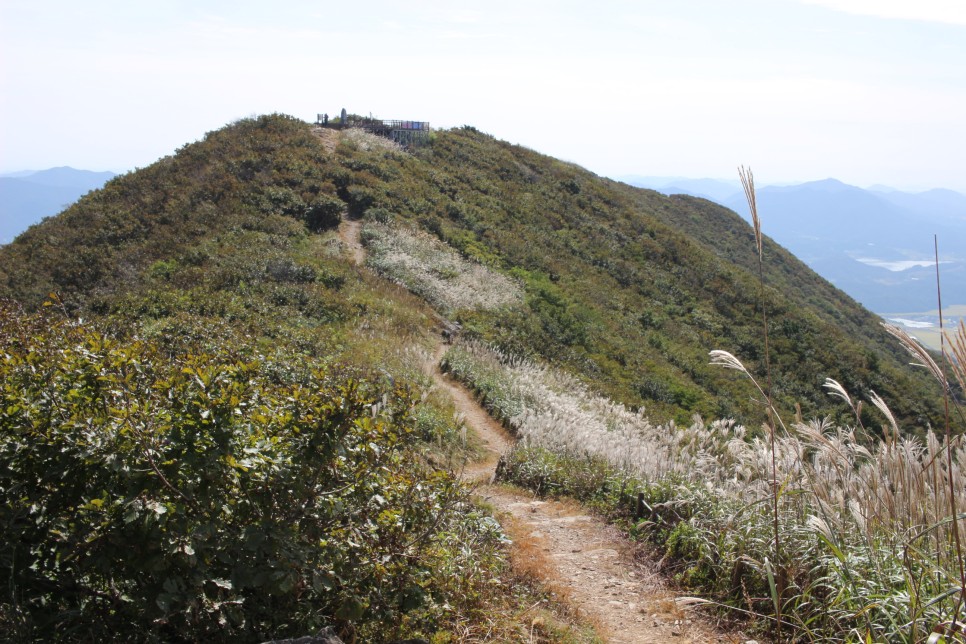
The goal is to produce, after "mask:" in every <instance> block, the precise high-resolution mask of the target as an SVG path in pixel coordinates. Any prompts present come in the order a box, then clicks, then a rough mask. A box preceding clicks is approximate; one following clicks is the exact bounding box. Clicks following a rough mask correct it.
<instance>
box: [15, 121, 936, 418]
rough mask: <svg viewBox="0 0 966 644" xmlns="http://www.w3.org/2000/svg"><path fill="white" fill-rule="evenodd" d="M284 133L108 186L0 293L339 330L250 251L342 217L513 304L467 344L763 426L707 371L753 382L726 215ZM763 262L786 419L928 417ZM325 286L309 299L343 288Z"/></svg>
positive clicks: (932, 410)
mask: <svg viewBox="0 0 966 644" xmlns="http://www.w3.org/2000/svg"><path fill="white" fill-rule="evenodd" d="M285 126H286V128H287V129H286V130H285V131H284V132H278V133H275V134H273V135H272V136H267V137H256V136H249V137H243V136H241V135H240V132H239V128H237V127H235V128H228V129H226V130H224V131H222V132H217V133H213V134H212V135H210V136H209V137H208V138H207V139H206V140H205V141H204V142H201V143H198V144H194V145H189V146H186V147H185V148H183V149H182V150H180V151H179V152H178V153H177V154H176V155H174V156H173V157H171V158H168V159H164V160H162V161H160V162H158V163H157V164H155V165H153V166H151V167H149V168H146V169H144V170H140V171H138V172H136V173H133V174H131V175H128V176H125V177H120V178H118V179H115V180H114V181H112V182H111V183H110V184H108V186H106V188H105V189H104V190H103V191H100V192H99V193H96V194H94V195H91V196H89V197H88V198H86V199H85V200H83V201H82V202H81V203H79V204H77V205H76V206H74V207H72V208H70V209H68V210H67V211H66V212H65V213H64V214H63V215H62V216H60V217H58V218H56V219H55V220H52V221H50V222H46V223H45V225H44V226H40V227H37V228H36V229H32V230H30V231H28V233H27V234H25V235H23V236H22V237H21V238H20V239H18V240H17V241H16V243H14V244H12V245H10V246H9V247H8V248H5V249H4V259H5V261H4V262H3V266H4V267H5V268H4V269H0V270H5V271H6V274H5V275H4V274H2V273H0V288H2V289H3V292H5V293H7V294H8V295H9V296H12V297H15V298H16V299H18V300H21V301H24V302H27V303H30V304H32V305H36V304H37V303H39V302H40V301H41V300H42V299H43V298H44V297H45V296H46V295H47V293H48V292H51V291H56V292H57V293H58V294H59V295H60V297H61V298H63V300H64V302H65V304H66V305H67V306H68V308H69V309H74V310H78V311H82V310H83V311H88V312H97V313H99V314H113V315H122V314H125V313H129V314H132V315H138V316H141V315H148V316H152V317H158V318H164V317H166V316H167V315H169V314H170V312H171V311H170V310H169V309H170V308H171V307H172V306H173V307H174V308H175V309H177V308H178V305H177V304H176V303H175V304H173V303H172V302H171V301H170V300H171V298H172V297H173V295H171V293H178V294H179V297H182V298H188V299H191V293H192V291H193V289H198V288H203V289H208V288H213V289H215V290H216V292H217V293H219V295H218V297H217V298H215V299H214V301H211V298H205V299H206V302H205V306H206V307H209V308H210V307H218V310H219V311H220V312H221V313H225V314H227V313H228V312H229V311H230V309H231V308H232V307H244V306H247V305H246V304H245V302H246V299H247V298H248V296H249V295H250V293H251V292H252V291H253V290H261V291H264V290H265V289H266V288H270V289H271V290H273V291H274V292H275V295H274V296H273V297H274V298H275V300H276V301H278V302H279V305H281V306H284V307H287V308H286V309H284V310H285V312H286V313H289V312H291V313H295V312H296V311H297V312H298V313H297V315H299V316H302V317H305V316H306V315H308V316H309V317H311V316H313V315H314V316H322V317H323V318H326V317H336V318H337V317H338V316H339V315H341V313H340V311H339V310H338V306H337V305H336V304H335V303H331V302H327V301H326V300H327V298H325V297H321V298H313V299H311V300H310V301H298V302H296V301H294V300H293V301H287V300H286V297H287V296H286V295H285V293H287V292H289V291H291V290H292V288H293V287H292V286H291V284H290V283H287V282H285V281H284V280H283V282H282V283H279V282H277V281H271V280H269V281H268V282H267V283H265V284H261V283H259V282H257V281H253V280H252V277H253V276H257V275H264V274H265V272H266V269H267V266H268V263H269V261H270V260H269V258H270V256H271V255H272V254H273V253H275V254H278V253H279V246H278V245H279V243H281V242H273V244H272V245H270V246H266V245H265V244H264V243H262V242H261V241H260V238H259V236H263V235H266V234H274V235H276V236H278V237H279V238H280V239H285V238H288V237H289V234H288V233H286V232H285V231H284V230H280V229H278V227H281V228H282V229H284V228H285V227H295V229H297V230H298V231H299V232H300V233H301V231H302V230H303V229H304V228H307V229H309V230H321V229H324V228H326V227H327V226H332V225H334V223H335V222H336V221H337V219H338V216H339V212H340V210H341V209H342V208H343V207H344V208H346V209H347V211H348V215H349V216H352V217H361V216H362V215H364V214H365V213H366V212H369V213H370V214H371V215H374V216H375V217H377V218H380V219H382V220H393V221H396V222H399V223H401V224H406V225H409V226H416V227H419V228H422V229H424V230H427V231H429V232H431V233H432V234H434V235H436V236H438V237H439V238H440V239H442V240H444V241H446V242H447V243H449V244H450V245H451V246H453V247H455V248H456V249H458V250H459V251H460V252H461V253H462V254H463V255H464V256H466V257H468V258H471V259H475V260H478V261H480V262H482V263H483V264H485V265H487V266H490V267H493V268H495V269H497V270H499V271H502V272H503V273H505V274H507V275H509V276H511V277H513V278H515V279H516V280H517V281H518V282H519V283H520V284H521V285H522V286H523V288H524V291H525V301H524V302H523V303H522V304H521V305H515V306H506V307H503V308H501V309H498V310H488V311H485V312H481V311H479V310H452V311H449V312H448V313H449V314H450V315H451V316H452V317H454V318H455V319H456V320H458V321H459V322H461V323H462V324H463V326H464V328H465V329H466V332H467V333H468V334H470V335H471V336H478V337H480V338H482V339H485V340H487V341H490V342H494V343H496V344H498V345H499V346H500V347H502V348H503V349H505V350H508V351H511V352H513V353H517V354H520V355H523V356H531V357H540V358H543V359H545V360H548V361H551V362H554V363H558V364H562V365H564V366H565V368H567V369H568V370H570V371H571V372H572V373H574V374H575V375H577V376H579V377H580V378H581V379H583V380H584V381H585V382H587V383H589V384H591V385H592V386H593V387H595V388H596V389H598V390H600V391H601V392H602V393H605V394H607V395H609V396H611V397H612V398H614V399H616V400H618V401H621V402H624V403H626V404H629V405H631V406H635V407H636V406H641V405H643V406H645V407H646V408H647V409H648V411H649V412H650V413H651V415H653V416H655V417H658V418H661V417H663V418H675V419H677V420H678V422H680V423H686V422H688V421H689V419H690V416H691V415H692V414H693V413H699V414H702V415H704V416H706V417H715V418H717V417H735V418H737V419H738V420H740V421H742V422H747V423H749V424H750V425H756V424H757V422H758V420H759V419H760V417H761V411H760V408H759V406H758V405H757V404H756V403H754V402H753V401H752V400H751V399H752V397H753V392H752V390H751V389H750V388H749V387H748V385H747V383H745V382H742V381H741V380H740V379H736V378H734V377H732V376H730V375H729V374H722V373H721V371H720V370H719V369H716V368H713V367H711V366H709V365H708V358H707V354H708V351H709V350H711V349H715V348H720V349H726V350H728V351H731V352H732V353H735V354H736V355H738V356H740V357H741V358H742V359H743V360H745V362H746V363H747V364H749V365H750V366H751V367H753V368H754V369H755V370H757V371H759V372H761V371H762V370H763V365H762V364H761V362H762V346H761V342H760V340H759V336H760V329H759V326H760V311H759V310H758V308H757V302H758V286H757V280H756V278H755V277H754V270H753V264H752V262H753V261H754V254H753V250H752V249H753V241H752V234H751V231H750V229H749V228H748V227H747V225H746V224H745V223H744V222H742V221H741V220H740V219H739V218H738V217H737V216H736V215H734V214H733V213H731V212H730V211H727V210H725V209H723V208H720V207H718V206H715V205H713V204H711V203H710V202H707V201H703V200H699V199H691V198H681V197H675V198H667V197H664V196H662V195H660V194H658V193H656V192H652V191H646V190H639V189H634V188H631V187H629V186H626V185H624V184H618V183H614V182H611V181H607V180H602V179H600V178H598V177H596V176H595V175H593V174H591V173H589V172H586V171H584V170H582V169H580V168H578V167H576V166H574V165H571V164H567V163H563V162H560V161H557V160H555V159H552V158H549V157H546V156H543V155H540V154H537V153H536V152H533V151H531V150H527V149H524V148H520V147H517V146H511V145H508V144H506V143H503V142H500V141H497V140H495V139H493V138H492V137H489V136H487V135H484V134H481V133H479V132H477V131H475V130H473V129H472V128H463V129H458V130H454V131H447V132H437V133H435V134H434V138H433V141H432V144H431V145H430V146H428V147H427V148H424V149H422V150H420V151H419V152H418V153H416V154H414V155H409V154H400V153H394V152H389V151H387V150H386V149H383V148H378V147H375V148H371V149H365V148H367V147H370V146H360V145H357V144H353V143H351V142H348V143H343V144H342V145H341V146H340V147H339V148H338V149H337V150H336V151H335V154H327V153H325V151H324V150H323V149H322V146H321V145H320V142H319V141H318V140H317V139H316V138H314V137H313V136H312V135H311V134H310V133H309V129H308V126H296V125H295V124H292V123H290V122H286V123H285ZM258 127H260V128H263V129H264V128H268V129H272V128H274V129H276V130H278V129H280V125H279V123H278V122H276V121H268V122H266V123H264V124H263V125H260V126H258ZM214 158H217V159H218V162H217V163H213V162H212V160H213V159H214ZM273 227H274V228H273ZM765 228H766V231H767V221H766V222H765ZM291 243H292V242H291V241H287V242H284V243H283V246H284V244H291ZM299 243H300V244H301V246H302V248H301V250H300V251H299V252H301V253H302V254H303V256H306V257H308V256H314V255H317V254H318V249H317V248H312V247H311V243H310V242H299ZM228 248H231V249H232V252H231V253H226V249H228ZM245 248H250V249H251V254H252V256H248V257H246V256H245V250H244V249H245ZM765 264H766V271H767V273H766V283H767V285H768V292H767V296H768V304H767V306H768V314H769V319H770V321H771V322H770V324H771V328H770V333H771V338H772V341H773V343H774V349H775V352H774V353H775V356H777V361H778V364H776V365H775V367H776V369H775V370H774V371H775V373H776V374H777V375H776V380H775V383H774V386H775V391H776V396H777V398H778V401H779V404H780V405H781V406H782V407H783V408H784V409H786V410H790V409H792V407H793V405H794V404H796V403H797V404H800V405H801V407H802V412H803V413H804V415H805V416H819V415H824V414H828V413H837V412H835V411H834V410H835V406H834V405H832V404H830V403H829V401H828V399H827V398H828V397H827V396H826V395H825V394H824V393H823V391H822V389H821V385H822V383H823V382H824V379H825V378H826V377H831V378H835V379H836V380H838V381H839V382H841V383H842V384H843V385H844V386H845V387H846V388H847V389H848V390H850V391H853V392H858V393H861V392H865V391H868V390H870V389H872V390H875V391H876V392H877V393H879V394H880V395H881V396H883V397H884V398H885V399H886V400H888V401H889V403H890V405H892V407H893V410H894V411H895V413H896V414H897V415H898V416H899V417H900V419H903V420H909V421H911V424H916V425H920V426H921V425H923V424H924V422H925V421H926V420H927V419H928V420H931V421H935V419H936V418H938V413H937V412H938V407H937V406H936V404H935V402H934V400H935V394H936V392H935V388H934V387H933V386H932V385H931V383H930V382H929V381H928V380H926V379H925V378H924V377H919V376H918V375H917V374H915V373H913V372H912V371H911V370H910V369H909V368H908V367H907V366H906V364H905V363H906V362H907V361H906V359H905V357H904V356H903V354H902V352H901V349H900V348H899V347H898V345H897V344H896V343H895V342H894V341H893V340H892V339H891V338H889V337H888V336H887V335H886V334H885V333H883V332H882V331H881V330H880V329H879V326H878V324H877V323H876V321H875V319H874V318H873V317H872V316H871V315H870V314H869V313H868V312H866V311H865V310H863V309H862V308H861V307H859V306H858V305H856V304H855V303H854V302H853V301H852V300H850V299H849V298H848V297H847V296H845V295H844V294H842V293H841V292H839V291H837V290H836V289H835V288H833V287H832V286H830V285H829V284H828V283H826V282H824V281H823V280H821V278H819V277H818V276H817V275H815V274H814V273H813V272H811V271H810V270H809V269H808V268H807V267H806V266H805V265H804V264H802V263H801V262H799V261H797V260H796V259H795V258H794V257H792V256H790V255H789V254H788V253H787V252H785V251H783V250H782V249H781V248H779V247H777V246H776V245H774V244H768V245H767V247H766V262H765ZM326 270H328V271H331V272H332V275H327V274H325V273H324V271H323V274H320V275H318V276H316V278H315V279H314V283H315V284H316V288H317V289H321V288H325V286H324V285H325V284H326V283H327V281H328V282H330V283H331V282H332V281H333V280H334V281H336V282H337V281H338V280H339V269H338V268H337V267H333V268H329V269H326ZM266 284H271V286H270V287H269V286H266ZM169 286H174V287H175V288H174V290H173V291H172V290H170V289H169ZM132 292H139V293H146V294H149V295H150V294H152V293H153V295H150V296H151V297H153V298H154V300H155V304H153V305H152V306H154V307H155V310H145V309H144V305H143V304H142V305H140V306H141V309H139V310H136V311H129V310H127V309H128V306H127V304H126V303H125V300H126V299H128V298H129V297H130V294H131V293H132ZM162 293H164V294H165V295H162ZM290 295H291V294H290ZM313 307H314V309H313V312H311V313H310V312H309V309H312V308H313ZM869 420H871V419H869ZM870 424H871V425H876V424H877V423H875V422H871V423H870Z"/></svg>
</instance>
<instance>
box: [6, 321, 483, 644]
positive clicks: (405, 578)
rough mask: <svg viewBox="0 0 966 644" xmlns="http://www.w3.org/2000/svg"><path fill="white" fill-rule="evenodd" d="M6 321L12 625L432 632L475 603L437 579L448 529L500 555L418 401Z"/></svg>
mask: <svg viewBox="0 0 966 644" xmlns="http://www.w3.org/2000/svg"><path fill="white" fill-rule="evenodd" d="M0 319H2V320H3V322H2V323H0V324H2V326H0V347H2V354H0V356H2V357H0V382H2V386H0V387H2V388H0V394H2V395H0V427H2V430H3V431H2V434H0V494H2V504H0V508H2V509H0V525H2V526H3V533H4V535H5V539H4V543H3V544H2V545H0V569H2V570H3V577H4V587H5V588H10V589H11V591H12V599H13V601H14V605H13V606H12V607H10V606H8V608H7V610H8V615H7V618H8V619H11V620H12V619H19V620H22V622H23V624H24V625H25V626H29V627H30V628H32V629H34V630H35V631H36V632H38V633H43V632H59V633H64V634H68V633H72V632H73V633H81V632H84V633H87V634H88V635H93V634H94V633H98V632H99V633H101V634H102V635H109V634H111V633H115V632H118V631H119V630H122V629H123V630H126V631H128V632H129V634H130V636H131V637H132V638H135V639H137V638H140V637H146V636H147V634H148V633H152V632H153V633H156V634H158V635H161V636H162V637H163V638H164V639H168V638H188V639H195V640H197V639H210V638H215V639H225V638H229V637H232V636H237V635H240V634H247V636H248V637H251V636H252V635H258V636H260V637H268V636H270V635H278V634H284V633H292V634H298V633H304V632H308V631H311V630H312V629H317V628H319V627H321V626H322V625H324V624H326V623H332V622H333V621H335V622H336V623H337V624H340V625H342V627H343V628H353V627H355V628H358V627H360V625H365V626H366V627H367V628H372V627H373V626H378V625H380V624H381V625H383V628H387V627H389V628H392V627H394V626H396V625H398V624H400V623H401V620H402V618H403V616H406V617H407V619H409V620H410V621H412V620H413V619H414V618H415V619H416V620H417V623H418V620H419V619H427V618H429V617H430V616H434V615H436V614H438V613H439V612H440V608H439V606H441V605H443V604H445V603H446V602H447V601H458V599H457V598H456V597H452V596H449V595H448V594H447V593H448V592H452V591H453V590H454V589H453V588H449V589H447V588H446V587H445V586H444V585H441V584H439V583H438V578H437V576H436V573H435V571H436V569H437V568H438V567H440V566H447V567H449V568H452V567H453V566H454V561H452V559H453V557H454V552H453V551H452V549H453V548H458V547H459V540H458V539H453V537H452V536H449V533H451V532H452V531H453V530H456V529H462V530H464V531H465V530H467V529H468V528H469V529H471V531H475V532H476V534H475V535H474V536H473V538H474V539H475V540H482V541H483V542H484V543H485V541H486V540H487V539H489V540H490V541H491V546H493V547H495V545H497V544H498V539H499V534H497V533H494V532H493V530H492V528H491V527H489V526H488V525H487V524H486V523H485V522H483V523H479V522H478V523H476V524H475V525H476V526H477V527H476V528H472V526H473V525H474V524H473V522H472V520H471V521H469V522H466V521H463V520H461V519H457V516H458V515H457V512H460V513H462V512H466V508H467V500H466V498H465V493H464V492H463V491H462V490H461V488H460V487H459V486H458V485H457V484H456V483H455V481H454V479H453V478H452V477H451V475H449V474H446V473H443V472H440V471H434V470H433V469H431V468H428V467H426V466H424V465H422V464H421V460H420V459H418V458H413V456H412V447H413V445H414V444H415V442H416V436H415V434H416V432H417V431H420V428H419V427H418V425H417V423H416V420H415V416H414V415H413V413H412V410H413V409H414V406H415V402H414V400H413V399H412V396H411V393H410V392H408V391H407V390H406V389H404V388H400V387H397V388H395V389H394V390H383V389H382V388H381V387H379V386H378V385H376V384H375V383H373V382H372V381H367V380H358V379H356V378H354V377H351V376H349V375H347V374H339V373H334V372H327V371H324V370H320V369H318V368H312V369H311V370H310V371H308V372H307V373H306V374H304V377H303V378H302V379H301V380H300V381H299V382H279V381H278V380H277V378H276V377H275V374H274V373H273V372H272V370H271V369H270V368H268V365H267V364H266V362H265V361H264V360H246V359H243V358H240V357H238V356H235V355H233V352H232V351H231V350H228V349H227V348H223V349H222V350H221V351H219V352H218V353H210V352H208V351H202V350H197V348H196V350H195V351H191V352H183V353H177V354H174V355H172V354H170V353H169V352H167V351H165V350H164V349H163V348H162V347H161V346H159V345H158V344H156V343H153V342H149V341H144V340H130V341H118V340H115V339H112V338H111V337H110V336H107V335H105V334H104V333H103V332H102V331H99V330H98V329H97V328H96V327H91V326H88V325H81V324H71V323H66V322H59V323H58V322H56V321H55V320H52V319H51V318H50V317H25V316H19V315H17V313H16V311H15V310H13V309H11V308H10V307H9V306H6V307H5V308H4V310H3V315H2V316H0ZM421 431H424V432H425V431H426V429H425V428H422V430H421ZM477 516H478V515H477ZM460 523H463V524H464V526H463V527H462V528H460V527H459V524H460ZM486 535H489V536H486ZM491 549H492V548H491ZM485 556H486V555H485V547H484V557H485ZM459 560H460V558H459V557H458V556H456V561H459ZM463 572H466V571H463ZM454 583H456V580H454ZM472 584H473V579H472V577H471V578H470V579H463V580H459V583H458V584H457V585H464V586H472ZM9 611H12V614H11V613H10V612H9ZM420 616H422V617H420ZM8 626H10V624H9V623H8ZM77 629H83V630H77ZM366 632H368V631H366Z"/></svg>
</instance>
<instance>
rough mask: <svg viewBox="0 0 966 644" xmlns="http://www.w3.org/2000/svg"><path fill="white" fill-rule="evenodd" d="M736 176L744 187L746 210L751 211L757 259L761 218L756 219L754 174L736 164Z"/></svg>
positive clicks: (760, 245) (760, 252) (760, 254)
mask: <svg viewBox="0 0 966 644" xmlns="http://www.w3.org/2000/svg"><path fill="white" fill-rule="evenodd" d="M738 176H739V177H741V186H742V187H743V188H744V189H745V198H746V199H747V200H748V210H750V211H751V223H752V226H753V227H754V229H755V245H756V246H758V259H761V256H762V244H761V220H760V219H758V202H757V201H756V199H755V176H754V175H753V174H752V173H751V168H746V167H745V166H743V165H741V166H738Z"/></svg>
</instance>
